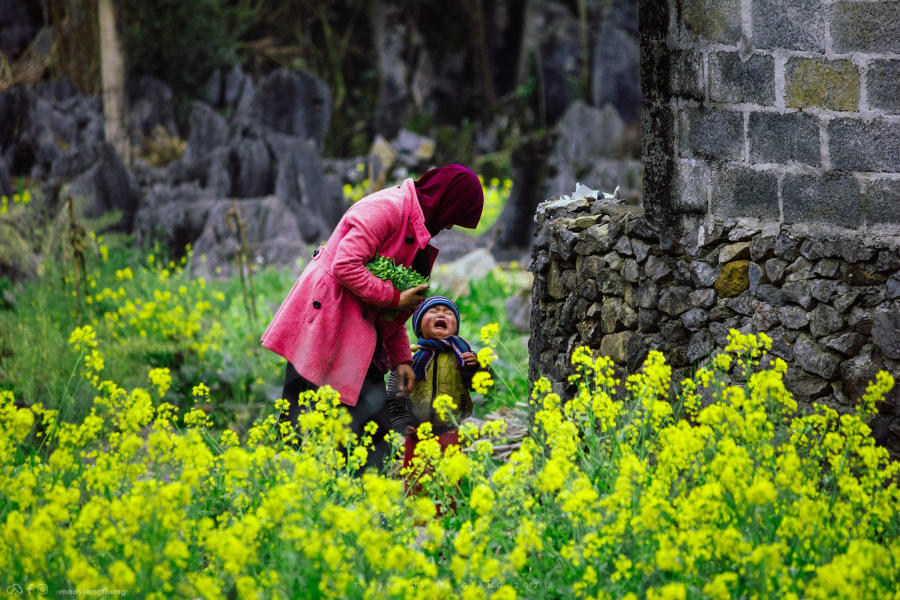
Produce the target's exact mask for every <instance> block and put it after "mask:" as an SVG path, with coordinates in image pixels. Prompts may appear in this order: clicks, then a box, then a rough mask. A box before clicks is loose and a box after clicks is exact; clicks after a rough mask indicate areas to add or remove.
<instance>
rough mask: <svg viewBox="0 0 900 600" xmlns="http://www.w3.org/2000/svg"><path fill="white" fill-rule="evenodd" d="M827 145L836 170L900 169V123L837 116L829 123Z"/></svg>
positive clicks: (889, 170)
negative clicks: (837, 117) (838, 117)
mask: <svg viewBox="0 0 900 600" xmlns="http://www.w3.org/2000/svg"><path fill="white" fill-rule="evenodd" d="M828 145H829V151H830V153H831V164H832V166H833V167H834V168H835V169H838V170H846V171H882V172H892V173H897V172H900V123H890V122H888V121H885V120H884V119H875V120H873V121H871V122H869V123H866V122H865V121H862V120H860V119H850V118H847V119H834V120H833V121H831V123H829V124H828Z"/></svg>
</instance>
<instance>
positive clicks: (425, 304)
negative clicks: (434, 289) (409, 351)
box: [413, 296, 459, 337]
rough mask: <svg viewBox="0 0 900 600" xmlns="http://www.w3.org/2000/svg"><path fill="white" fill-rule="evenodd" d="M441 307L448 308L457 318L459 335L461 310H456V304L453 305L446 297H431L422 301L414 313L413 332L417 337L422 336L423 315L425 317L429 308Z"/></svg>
mask: <svg viewBox="0 0 900 600" xmlns="http://www.w3.org/2000/svg"><path fill="white" fill-rule="evenodd" d="M439 305H443V306H446V307H448V308H449V309H450V310H452V311H453V315H454V316H455V317H456V332H457V333H459V309H458V308H456V304H454V303H453V300H451V299H450V298H447V297H446V296H429V297H428V298H425V300H423V301H422V303H421V304H420V305H419V307H418V308H416V312H414V313H413V332H414V333H415V334H416V337H420V336H421V335H422V327H421V325H422V315H424V314H425V311H426V310H428V309H429V308H432V307H433V306H439Z"/></svg>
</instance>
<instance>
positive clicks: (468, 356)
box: [460, 352, 478, 367]
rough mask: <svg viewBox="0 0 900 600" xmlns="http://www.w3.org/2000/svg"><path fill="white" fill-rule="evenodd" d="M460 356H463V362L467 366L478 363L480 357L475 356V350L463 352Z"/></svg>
mask: <svg viewBox="0 0 900 600" xmlns="http://www.w3.org/2000/svg"><path fill="white" fill-rule="evenodd" d="M460 358H462V362H463V364H464V365H466V366H467V367H474V366H475V365H477V364H478V357H477V356H475V353H474V352H463V353H462V354H461V355H460Z"/></svg>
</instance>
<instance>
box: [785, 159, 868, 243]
mask: <svg viewBox="0 0 900 600" xmlns="http://www.w3.org/2000/svg"><path fill="white" fill-rule="evenodd" d="M781 198H782V206H783V208H784V221H785V223H798V222H816V223H831V224H834V225H840V226H842V227H849V228H851V229H855V228H857V227H859V225H860V217H861V209H860V206H861V203H862V200H861V196H860V193H859V184H857V182H856V179H855V178H854V177H853V176H852V175H849V174H846V173H834V172H831V173H826V174H825V175H824V176H822V177H816V176H815V175H785V177H784V181H783V182H782V187H781Z"/></svg>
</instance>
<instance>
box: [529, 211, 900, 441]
mask: <svg viewBox="0 0 900 600" xmlns="http://www.w3.org/2000/svg"><path fill="white" fill-rule="evenodd" d="M536 219H537V229H536V234H535V240H534V246H533V250H532V258H533V260H532V264H531V270H532V271H533V273H534V287H533V290H532V317H531V318H532V322H531V338H530V341H529V344H530V348H529V350H530V361H531V362H530V371H531V372H530V375H531V377H532V379H534V378H535V377H537V376H540V375H543V376H546V377H548V378H550V379H551V381H553V382H554V384H555V385H556V386H557V388H558V391H560V392H563V393H565V392H566V390H565V383H564V382H565V378H566V376H567V375H568V374H569V373H570V372H571V367H570V358H571V354H572V351H573V350H574V349H575V348H576V347H578V346H580V345H587V346H589V347H591V348H592V349H593V350H595V351H596V352H600V353H602V354H604V355H607V356H610V357H611V358H613V359H614V360H615V361H616V363H617V365H618V366H619V367H620V368H621V370H622V371H625V372H631V371H634V370H635V369H637V368H638V367H639V366H640V364H641V363H642V361H643V359H644V357H645V356H646V354H647V352H648V351H649V350H651V349H658V350H661V351H662V352H663V353H664V354H665V356H666V358H667V361H668V362H669V364H671V365H672V366H673V367H674V368H675V370H676V374H675V377H676V379H675V380H676V381H678V379H677V377H679V376H680V375H683V374H687V373H689V372H690V370H691V369H692V368H695V367H697V366H700V365H702V364H704V362H705V361H706V360H708V359H709V358H710V357H711V356H712V355H713V354H714V353H716V352H717V351H718V350H719V349H721V348H724V347H725V346H726V345H727V334H728V331H729V330H730V329H737V330H739V331H742V332H744V333H757V332H760V331H763V332H766V333H767V334H768V335H769V336H771V337H772V339H773V348H772V353H771V354H772V356H779V357H781V358H783V359H784V360H785V361H786V362H787V363H788V365H789V370H788V377H787V379H786V383H787V386H788V389H790V390H791V391H792V392H793V393H794V395H795V397H796V398H797V399H798V400H800V401H801V402H812V401H821V402H826V403H828V404H830V405H832V406H834V407H835V408H837V409H839V410H846V409H849V408H850V407H851V406H852V404H853V402H855V400H856V399H858V398H859V397H860V396H861V395H862V393H863V391H864V390H865V385H866V383H867V382H868V381H869V380H871V379H873V378H874V376H875V373H876V372H877V371H878V370H880V369H885V370H887V371H888V372H890V373H892V374H893V375H894V376H895V377H897V378H898V380H900V237H898V236H891V235H887V236H878V235H872V234H866V235H863V234H861V233H859V232H854V231H849V230H847V229H843V228H834V227H830V228H828V227H811V226H808V225H805V224H800V225H797V224H789V223H768V224H760V223H759V222H758V221H756V220H753V219H730V218H715V219H713V220H712V221H710V222H707V223H706V224H704V225H701V226H700V227H699V228H697V229H695V230H685V231H684V232H683V234H682V235H681V236H680V237H678V238H677V239H676V238H674V237H673V236H672V231H673V230H672V229H671V228H667V227H657V226H655V225H654V224H653V223H652V222H651V220H649V219H648V218H646V217H645V214H644V211H643V209H642V208H640V207H633V206H626V205H623V204H615V203H610V201H605V200H591V199H575V200H570V199H566V198H563V199H551V200H549V201H547V202H544V203H542V204H541V205H540V207H539V208H538V213H537V217H536ZM873 427H874V429H875V433H876V437H878V438H879V439H880V440H881V441H883V442H884V443H885V444H886V445H887V446H888V447H889V448H891V449H892V451H893V452H895V453H898V455H900V391H898V390H896V389H895V391H894V392H893V393H892V395H891V397H890V399H889V402H888V403H887V405H886V406H883V407H882V414H881V416H880V417H878V419H877V420H876V422H875V423H874V424H873Z"/></svg>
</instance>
